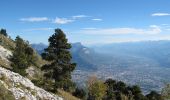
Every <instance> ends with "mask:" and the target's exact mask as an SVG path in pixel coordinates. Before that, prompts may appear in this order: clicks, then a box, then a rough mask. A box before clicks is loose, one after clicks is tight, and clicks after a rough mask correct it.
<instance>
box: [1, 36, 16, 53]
mask: <svg viewBox="0 0 170 100" xmlns="http://www.w3.org/2000/svg"><path fill="white" fill-rule="evenodd" d="M0 45H2V46H3V47H4V48H6V49H8V50H14V48H15V43H14V41H13V40H12V39H10V38H8V37H6V36H4V35H2V34H0Z"/></svg>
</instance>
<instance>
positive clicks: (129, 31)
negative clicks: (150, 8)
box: [80, 25, 161, 35]
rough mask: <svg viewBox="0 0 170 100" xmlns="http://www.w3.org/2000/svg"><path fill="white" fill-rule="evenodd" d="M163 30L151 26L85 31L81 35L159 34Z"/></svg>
mask: <svg viewBox="0 0 170 100" xmlns="http://www.w3.org/2000/svg"><path fill="white" fill-rule="evenodd" d="M160 32H161V29H160V27H159V26H156V25H151V26H150V27H149V28H148V29H139V28H106V29H90V30H87V29H84V30H81V31H80V33H84V34H96V35H119V34H120V35H121V34H122V35H123V34H150V35H152V34H159V33H160Z"/></svg>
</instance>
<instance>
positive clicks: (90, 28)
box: [82, 27, 97, 30]
mask: <svg viewBox="0 0 170 100" xmlns="http://www.w3.org/2000/svg"><path fill="white" fill-rule="evenodd" d="M82 29H83V30H94V29H97V28H94V27H88V28H82Z"/></svg>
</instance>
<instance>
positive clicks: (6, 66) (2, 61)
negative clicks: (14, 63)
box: [0, 58, 11, 69]
mask: <svg viewBox="0 0 170 100" xmlns="http://www.w3.org/2000/svg"><path fill="white" fill-rule="evenodd" d="M0 66H1V67H4V68H7V69H11V67H10V62H6V61H5V60H3V59H1V58H0Z"/></svg>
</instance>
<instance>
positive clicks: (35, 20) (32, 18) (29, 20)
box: [20, 17, 49, 22]
mask: <svg viewBox="0 0 170 100" xmlns="http://www.w3.org/2000/svg"><path fill="white" fill-rule="evenodd" d="M48 20H49V19H48V18H47V17H29V18H21V19H20V21H23V22H42V21H48Z"/></svg>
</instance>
